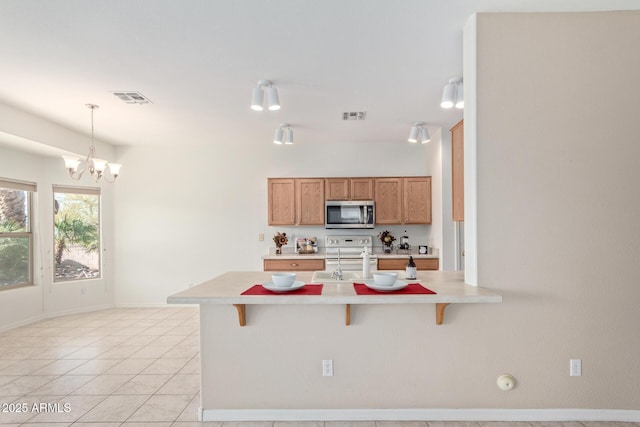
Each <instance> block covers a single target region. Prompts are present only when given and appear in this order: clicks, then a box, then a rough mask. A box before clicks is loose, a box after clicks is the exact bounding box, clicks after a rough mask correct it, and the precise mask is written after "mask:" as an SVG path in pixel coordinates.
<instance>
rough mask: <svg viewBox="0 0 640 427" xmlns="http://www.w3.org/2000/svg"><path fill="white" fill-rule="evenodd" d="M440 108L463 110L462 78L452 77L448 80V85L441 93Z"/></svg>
mask: <svg viewBox="0 0 640 427" xmlns="http://www.w3.org/2000/svg"><path fill="white" fill-rule="evenodd" d="M440 106H441V107H442V108H452V107H453V106H455V107H456V108H460V109H462V108H464V85H463V84H462V78H460V77H454V78H453V79H451V80H449V83H448V84H447V85H446V86H445V87H444V90H443V91H442V101H441V102H440Z"/></svg>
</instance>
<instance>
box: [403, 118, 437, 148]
mask: <svg viewBox="0 0 640 427" xmlns="http://www.w3.org/2000/svg"><path fill="white" fill-rule="evenodd" d="M418 137H419V139H420V142H421V143H422V144H426V143H427V142H429V141H431V137H430V136H429V130H427V126H426V125H425V123H424V122H415V123H414V124H413V126H411V132H409V138H408V139H407V141H409V142H410V143H412V144H415V143H416V142H418Z"/></svg>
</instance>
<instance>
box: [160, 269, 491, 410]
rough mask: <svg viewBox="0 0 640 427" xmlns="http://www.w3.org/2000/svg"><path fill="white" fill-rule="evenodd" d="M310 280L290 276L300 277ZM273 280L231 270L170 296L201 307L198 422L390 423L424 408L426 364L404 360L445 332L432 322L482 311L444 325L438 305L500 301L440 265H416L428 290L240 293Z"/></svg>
mask: <svg viewBox="0 0 640 427" xmlns="http://www.w3.org/2000/svg"><path fill="white" fill-rule="evenodd" d="M312 277H313V273H312V272H298V273H297V280H300V281H304V282H305V283H312ZM399 277H404V274H403V273H400V274H399ZM270 278H271V274H270V273H268V272H228V273H225V274H223V275H221V276H219V277H216V278H214V279H212V280H209V281H207V282H205V283H203V284H201V285H199V286H196V287H193V288H190V289H188V290H185V291H183V292H180V293H177V294H174V295H171V296H170V297H168V302H169V303H174V304H198V305H199V306H200V350H201V352H200V357H201V413H200V419H202V420H204V421H214V420H218V421H219V420H303V419H307V420H312V419H314V420H318V419H361V417H362V416H363V415H362V413H361V412H359V411H362V410H363V409H367V410H368V413H371V412H370V411H369V410H373V409H376V410H378V411H379V410H390V411H392V412H390V413H389V416H390V417H395V418H396V419H397V417H398V416H401V414H399V413H398V412H397V411H398V410H403V408H405V409H406V408H416V407H421V406H424V405H425V403H424V402H423V401H422V400H421V399H423V397H422V396H423V393H424V391H426V390H428V389H429V388H430V387H431V386H432V384H431V383H430V381H429V379H428V378H429V372H430V371H431V369H427V370H423V369H418V371H419V372H418V371H416V370H415V369H412V368H411V367H410V366H409V365H407V364H406V363H402V361H403V360H405V359H407V358H409V357H414V356H416V355H419V354H420V353H421V352H428V351H429V350H428V349H427V348H424V343H425V338H426V337H428V336H437V335H438V334H440V333H443V332H439V331H438V332H436V331H434V329H433V328H445V329H446V328H447V325H449V322H454V321H460V322H463V323H468V322H471V325H472V322H473V318H472V317H470V316H472V315H474V314H475V315H478V313H479V311H478V310H477V309H467V308H464V309H460V310H458V309H454V310H453V313H452V315H451V316H450V317H451V319H450V320H448V321H446V322H444V321H443V320H444V308H445V307H447V305H449V304H454V305H455V306H456V307H457V306H458V305H459V304H465V306H466V307H472V306H473V307H479V304H478V303H497V302H501V301H502V297H501V296H500V295H497V294H495V293H492V292H490V291H489V290H487V289H484V288H478V287H473V286H468V285H465V284H464V281H463V277H462V273H460V272H444V271H421V272H419V274H418V279H417V280H416V281H415V282H418V283H421V284H422V285H423V286H424V287H426V288H428V289H430V290H432V291H434V292H435V294H419V295H404V294H398V293H380V294H376V295H358V294H357V293H356V292H355V290H354V286H353V283H352V282H351V281H342V282H330V281H325V282H324V283H323V286H322V288H321V292H320V293H319V294H317V295H295V294H288V293H283V294H273V295H241V294H242V293H243V292H244V291H246V290H248V289H249V288H251V287H252V286H253V285H255V284H260V283H263V282H268V281H270ZM412 282H413V281H412ZM436 307H438V308H436ZM479 308H482V307H479ZM484 309H486V310H489V309H490V308H489V307H484ZM434 314H435V316H434ZM434 317H435V318H436V322H434V321H433V319H434ZM438 319H440V322H438ZM435 323H442V325H441V326H436V324H435ZM323 360H331V361H332V364H333V367H334V369H335V372H334V373H335V375H334V376H330V377H327V376H323V375H322V374H323V370H322V361H323ZM414 368H415V367H414ZM376 416H377V417H378V419H384V416H385V415H384V414H381V413H378V414H377V415H376ZM380 417H382V418H380Z"/></svg>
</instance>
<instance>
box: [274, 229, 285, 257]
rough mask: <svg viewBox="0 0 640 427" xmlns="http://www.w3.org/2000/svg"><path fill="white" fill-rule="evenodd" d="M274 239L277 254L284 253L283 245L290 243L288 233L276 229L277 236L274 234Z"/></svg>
mask: <svg viewBox="0 0 640 427" xmlns="http://www.w3.org/2000/svg"><path fill="white" fill-rule="evenodd" d="M273 241H274V243H275V244H276V254H277V255H280V254H281V253H282V247H283V246H284V245H286V244H287V243H289V238H288V237H287V233H280V232H279V231H276V234H275V236H273Z"/></svg>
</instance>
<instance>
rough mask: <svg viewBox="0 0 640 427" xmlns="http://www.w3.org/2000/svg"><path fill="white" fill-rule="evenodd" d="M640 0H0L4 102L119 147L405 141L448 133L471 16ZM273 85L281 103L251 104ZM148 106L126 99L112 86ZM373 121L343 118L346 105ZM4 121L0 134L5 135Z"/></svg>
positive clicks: (625, 5)
mask: <svg viewBox="0 0 640 427" xmlns="http://www.w3.org/2000/svg"><path fill="white" fill-rule="evenodd" d="M638 8H640V6H639V5H638V1H637V0H618V1H615V0H597V1H596V0H591V1H589V0H555V1H539V0H520V1H513V0H448V1H441V0H401V1H391V0H389V1H382V0H377V1H374V0H321V1H320V0H242V1H240V0H184V1H175V0H135V1H131V0H91V1H77V0H51V1H41V0H2V1H0V39H1V40H3V43H1V44H0V55H1V57H2V66H1V67H0V102H4V103H6V104H9V105H13V106H16V107H18V108H21V109H23V110H26V111H28V112H32V113H33V114H36V115H38V116H42V117H45V118H48V119H49V120H51V121H53V122H56V123H60V124H62V125H64V126H67V127H70V128H72V129H76V130H79V131H82V132H86V133H87V134H88V133H89V116H88V114H87V111H86V107H85V104H87V103H93V104H97V105H99V106H100V109H99V110H98V111H97V112H96V114H95V129H96V138H97V139H100V140H103V141H106V142H110V143H113V144H116V145H140V144H148V145H173V144H180V145H182V146H184V145H190V144H226V143H233V144H268V143H270V141H271V139H272V136H273V132H274V130H275V128H276V127H277V126H278V125H279V124H280V123H285V122H286V123H290V124H291V125H292V127H293V128H294V129H295V132H296V144H319V143H322V144H327V143H340V142H361V143H384V142H389V143H400V142H406V138H407V135H408V132H409V130H410V128H411V124H412V123H414V122H416V121H424V122H425V123H426V124H427V126H428V127H434V128H436V127H444V128H446V129H448V128H449V127H451V126H452V125H453V124H455V123H456V122H457V121H459V120H460V119H461V118H462V112H461V111H459V110H455V109H454V110H442V109H441V108H440V107H439V99H440V96H441V93H442V88H443V86H444V85H445V84H446V83H447V82H448V81H449V79H450V78H452V77H456V76H461V75H462V28H463V27H464V25H465V23H466V22H467V20H468V19H469V17H470V16H471V15H472V14H473V13H474V12H491V11H495V12H499V11H571V10H615V9H638ZM261 79H268V80H271V81H272V82H273V84H274V86H276V87H277V89H278V92H279V96H280V102H281V105H282V108H281V110H279V111H266V110H265V111H262V112H255V111H252V110H251V109H250V108H249V105H250V101H251V89H252V88H254V87H255V86H256V85H257V82H258V80H261ZM123 89H124V90H125V91H127V92H128V91H132V92H139V93H141V94H144V96H145V97H148V98H149V99H151V100H152V103H148V104H143V105H140V104H137V103H131V104H129V103H123V102H122V101H121V100H120V99H119V98H118V97H117V96H114V92H119V91H123ZM345 111H346V112H351V111H353V112H365V111H366V120H343V113H344V112H345ZM1 131H2V129H0V132H1Z"/></svg>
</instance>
